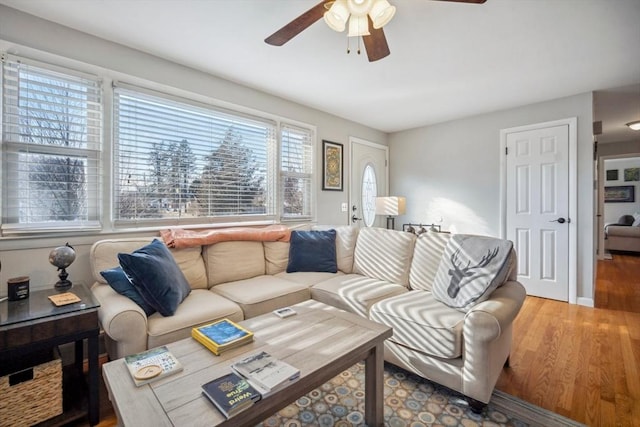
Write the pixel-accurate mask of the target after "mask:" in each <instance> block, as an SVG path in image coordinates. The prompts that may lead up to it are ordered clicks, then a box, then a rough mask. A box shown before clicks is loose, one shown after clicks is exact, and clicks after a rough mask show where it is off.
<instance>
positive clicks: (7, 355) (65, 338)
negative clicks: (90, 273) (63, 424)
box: [0, 284, 100, 425]
mask: <svg viewBox="0 0 640 427" xmlns="http://www.w3.org/2000/svg"><path fill="white" fill-rule="evenodd" d="M62 292H73V293H74V294H76V295H77V296H78V297H79V298H80V299H81V301H80V302H77V303H74V304H69V305H65V306H60V307H56V306H55V305H54V304H53V303H52V302H51V301H50V300H49V298H48V296H50V295H55V294H59V293H62ZM99 306H100V304H98V303H97V302H96V300H95V299H94V298H93V294H92V293H91V291H90V290H89V289H88V288H87V287H86V286H84V285H83V284H76V285H74V286H73V287H71V288H69V289H67V290H65V291H56V290H55V289H54V288H53V286H52V287H51V289H45V290H39V291H35V292H31V293H30V295H29V298H27V299H24V300H20V301H4V302H1V303H0V363H5V362H6V361H9V360H12V359H15V358H18V357H24V356H27V355H29V354H30V353H33V352H36V351H41V350H46V349H52V348H53V347H55V346H58V345H61V344H66V343H70V342H74V343H75V368H76V369H77V370H78V371H79V373H80V375H81V376H82V369H83V366H82V365H83V341H84V340H85V339H86V340H87V344H88V358H89V374H88V388H89V396H88V410H87V412H88V415H89V422H90V424H91V425H96V424H98V421H99V418H100V414H99V385H100V382H99V368H98V336H99V334H100V326H99V323H98V307H99ZM64 406H65V407H66V406H68V405H66V404H65V405H64ZM74 416H75V417H79V416H84V414H83V413H80V415H78V414H77V412H76V413H75V414H69V413H63V414H62V415H60V416H59V417H60V420H67V418H69V417H74ZM59 417H55V418H53V419H52V420H58V418H59Z"/></svg>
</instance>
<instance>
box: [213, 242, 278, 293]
mask: <svg viewBox="0 0 640 427" xmlns="http://www.w3.org/2000/svg"><path fill="white" fill-rule="evenodd" d="M203 257H204V259H205V266H206V269H207V275H208V278H209V286H210V287H211V286H215V285H218V284H220V283H227V282H233V281H236V280H244V279H250V278H251V277H256V276H262V275H263V274H264V273H265V261H264V247H263V245H262V242H249V241H237V242H221V243H216V244H214V245H209V246H205V247H204V249H203Z"/></svg>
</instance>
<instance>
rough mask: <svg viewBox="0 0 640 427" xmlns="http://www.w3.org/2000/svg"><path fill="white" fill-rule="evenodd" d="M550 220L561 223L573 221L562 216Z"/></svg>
mask: <svg viewBox="0 0 640 427" xmlns="http://www.w3.org/2000/svg"><path fill="white" fill-rule="evenodd" d="M549 222H559V223H560V224H564V223H565V222H567V223H569V222H571V220H570V219H564V218H562V217H560V218H558V219H552V220H551V221H549Z"/></svg>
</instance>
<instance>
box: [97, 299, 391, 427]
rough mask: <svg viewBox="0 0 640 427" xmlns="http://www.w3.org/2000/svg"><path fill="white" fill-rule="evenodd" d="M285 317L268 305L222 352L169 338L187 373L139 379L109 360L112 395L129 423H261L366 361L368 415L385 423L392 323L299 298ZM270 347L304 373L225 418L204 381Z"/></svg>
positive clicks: (370, 422) (374, 422) (118, 362)
mask: <svg viewBox="0 0 640 427" xmlns="http://www.w3.org/2000/svg"><path fill="white" fill-rule="evenodd" d="M293 308H294V309H295V310H296V312H297V313H298V314H297V315H295V316H292V317H288V318H285V319H281V318H279V317H278V316H276V315H275V314H272V313H268V314H264V315H262V316H258V317H255V318H252V319H248V320H245V321H243V322H241V324H242V325H243V326H245V327H247V328H249V329H250V330H252V331H253V332H254V334H255V340H254V342H252V343H250V344H247V345H244V346H242V347H239V348H236V349H233V350H230V351H229V352H227V353H224V354H222V355H221V356H215V355H214V354H213V353H211V352H210V351H209V350H207V349H206V348H205V347H204V346H202V345H201V344H199V343H198V342H197V341H195V340H194V339H192V338H187V339H184V340H181V341H177V342H175V343H172V344H169V345H168V347H169V349H170V350H171V352H172V353H173V354H174V355H175V356H176V357H177V358H178V359H179V360H180V362H181V363H182V364H183V365H184V370H183V371H182V372H180V373H177V374H174V375H171V376H169V377H165V378H162V379H160V380H158V381H156V382H152V383H150V384H147V385H144V386H142V387H136V386H135V385H134V383H133V380H132V379H131V376H130V375H129V372H128V371H127V368H126V366H125V363H124V360H123V359H118V360H115V361H112V362H109V363H107V364H105V365H103V375H104V379H105V383H106V386H107V389H108V391H109V397H110V399H111V402H112V403H113V406H114V409H115V411H116V414H117V416H118V421H119V423H120V425H124V426H136V427H137V426H190V427H191V426H234V427H238V426H254V425H256V424H258V423H259V422H261V421H263V420H265V419H266V418H268V417H270V416H271V415H273V414H275V413H276V412H277V411H279V410H280V409H282V408H284V407H285V406H287V405H289V404H290V403H292V402H294V401H295V400H296V399H298V398H299V397H300V396H303V395H305V394H306V393H308V392H310V391H311V390H313V389H314V388H316V387H319V386H320V385H322V384H324V383H325V382H327V381H328V380H330V379H331V378H333V377H335V376H336V375H338V374H339V373H340V372H342V371H344V370H345V369H348V368H349V367H351V366H353V365H354V364H356V363H358V362H360V361H362V360H364V361H365V422H366V423H367V425H369V426H382V425H383V410H384V406H383V371H384V358H383V356H384V355H383V352H384V346H383V343H384V340H385V339H387V338H389V337H390V336H391V335H392V329H391V328H389V327H388V326H385V325H381V324H379V323H375V322H372V321H370V320H367V319H365V318H363V317H361V316H358V315H355V314H352V313H346V312H344V311H341V310H338V309H336V308H334V307H330V306H328V305H325V304H322V303H320V302H317V301H313V300H310V301H306V302H303V303H300V304H297V305H295V306H293ZM262 350H264V351H267V352H269V353H271V354H272V355H274V356H275V357H277V358H279V359H282V360H284V361H286V362H288V363H290V364H291V365H293V366H295V367H297V368H299V369H300V379H299V380H298V381H296V382H295V383H293V384H291V385H290V386H288V387H286V388H284V389H283V390H281V391H279V392H277V393H275V394H273V395H271V396H269V397H267V398H265V399H263V400H261V401H259V402H257V403H256V404H255V405H253V406H252V407H251V408H249V409H247V410H245V411H243V412H241V413H239V414H237V415H236V416H234V417H232V418H230V419H226V418H225V417H224V416H223V415H222V414H221V413H220V412H218V410H217V409H216V408H215V406H214V405H213V404H212V403H211V402H209V401H208V400H207V399H206V398H205V397H204V396H202V389H201V387H200V386H201V385H202V384H204V383H206V382H208V381H211V380H213V379H215V378H217V377H220V376H222V375H224V374H226V373H228V372H230V371H231V368H230V366H231V364H232V363H233V362H235V361H236V360H239V359H241V358H243V357H245V356H246V355H247V354H251V353H255V352H258V351H262Z"/></svg>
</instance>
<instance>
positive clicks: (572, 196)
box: [500, 117, 578, 304]
mask: <svg viewBox="0 0 640 427" xmlns="http://www.w3.org/2000/svg"><path fill="white" fill-rule="evenodd" d="M563 125H566V126H568V127H569V218H570V219H571V222H570V223H569V224H568V225H569V303H570V304H577V302H578V280H577V277H578V276H577V272H578V257H577V255H578V236H577V230H578V118H577V117H569V118H566V119H560V120H553V121H549V122H543V123H535V124H531V125H525V126H516V127H512V128H506V129H500V237H502V238H503V239H504V238H506V236H507V156H506V149H507V135H508V134H510V133H517V132H525V131H530V130H535V129H540V128H548V127H554V126H563Z"/></svg>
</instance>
